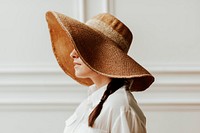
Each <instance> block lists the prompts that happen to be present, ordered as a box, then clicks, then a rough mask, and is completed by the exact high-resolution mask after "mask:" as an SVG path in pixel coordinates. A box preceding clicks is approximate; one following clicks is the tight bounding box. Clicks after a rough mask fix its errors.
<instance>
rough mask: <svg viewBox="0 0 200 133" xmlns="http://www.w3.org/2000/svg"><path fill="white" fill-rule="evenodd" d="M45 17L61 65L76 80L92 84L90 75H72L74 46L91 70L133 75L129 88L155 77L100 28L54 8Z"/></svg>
mask: <svg viewBox="0 0 200 133" xmlns="http://www.w3.org/2000/svg"><path fill="white" fill-rule="evenodd" d="M46 19H47V22H48V27H49V30H50V36H51V41H52V47H53V51H54V54H55V56H56V59H57V61H58V63H59V65H60V67H61V68H62V69H63V70H64V72H65V73H66V74H68V75H69V76H70V77H72V78H73V79H74V80H76V81H78V82H79V83H81V84H83V85H87V86H89V85H91V84H93V82H92V81H91V79H89V78H77V77H76V76H75V71H74V65H73V59H72V58H70V53H71V51H72V50H73V49H74V48H75V49H76V51H77V52H78V54H79V56H80V58H81V59H82V60H83V62H84V63H85V64H86V65H87V66H88V67H89V68H90V69H92V70H93V71H95V72H97V73H99V74H102V75H105V76H108V77H112V78H132V79H133V80H134V83H133V84H132V86H131V87H130V90H131V91H142V90H145V89H146V88H148V87H149V86H150V85H151V84H152V83H153V81H154V77H153V76H152V75H151V74H150V73H149V72H148V71H147V70H146V69H145V68H143V67H142V66H141V65H140V64H139V63H137V62H136V61H135V60H134V59H132V58H131V57H130V56H128V55H127V54H126V53H124V52H123V51H122V50H121V49H119V48H118V47H117V46H116V44H115V42H113V41H112V40H111V39H109V38H108V37H106V36H105V35H104V34H102V33H101V32H99V31H97V30H95V29H93V28H91V27H90V26H88V25H86V24H84V23H81V22H79V21H77V20H75V19H72V18H70V17H67V16H65V15H63V14H60V13H57V12H52V11H49V12H47V13H46Z"/></svg>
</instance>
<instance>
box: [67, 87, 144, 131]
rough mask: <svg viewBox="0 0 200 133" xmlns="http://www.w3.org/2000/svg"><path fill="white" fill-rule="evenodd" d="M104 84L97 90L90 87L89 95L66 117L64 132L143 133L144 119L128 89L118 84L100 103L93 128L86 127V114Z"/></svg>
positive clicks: (101, 92) (102, 91)
mask: <svg viewBox="0 0 200 133" xmlns="http://www.w3.org/2000/svg"><path fill="white" fill-rule="evenodd" d="M106 87H107V85H104V86H103V87H101V88H99V89H97V90H96V87H95V85H91V86H90V87H89V91H88V93H89V96H88V98H87V99H85V100H84V101H83V102H82V103H81V104H80V105H79V106H78V108H77V109H76V110H75V112H74V114H73V115H72V116H71V117H70V118H69V119H68V120H66V122H65V124H66V126H65V130H64V133H146V127H145V124H146V118H145V116H144V114H143V112H142V111H141V109H140V108H139V106H138V104H137V102H136V100H135V99H134V97H133V95H132V93H131V92H130V91H126V90H125V87H124V86H123V87H121V88H120V89H118V90H117V91H116V92H114V93H113V94H111V95H110V96H109V97H108V99H107V100H106V101H105V103H104V104H103V108H102V110H101V113H100V115H99V116H98V117H97V119H96V120H95V122H94V126H93V128H91V127H89V126H88V117H89V115H90V113H91V112H92V110H93V109H94V108H95V107H96V105H97V104H98V103H99V101H100V99H101V97H102V96H103V93H104V91H105V90H106Z"/></svg>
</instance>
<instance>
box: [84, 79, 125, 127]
mask: <svg viewBox="0 0 200 133" xmlns="http://www.w3.org/2000/svg"><path fill="white" fill-rule="evenodd" d="M123 85H125V88H126V89H128V87H129V82H128V80H126V79H123V78H112V80H111V82H110V83H109V84H108V86H107V89H106V90H105V92H104V94H103V96H102V97H101V100H100V102H99V104H98V105H97V106H96V107H95V108H94V110H93V111H92V112H91V113H90V115H89V119H88V126H90V127H92V126H93V124H94V121H95V120H96V118H97V117H98V116H99V114H100V112H101V109H102V107H103V104H104V102H105V101H106V99H107V98H108V97H109V96H110V95H111V94H112V93H114V92H115V91H116V90H118V89H119V88H120V87H122V86H123Z"/></svg>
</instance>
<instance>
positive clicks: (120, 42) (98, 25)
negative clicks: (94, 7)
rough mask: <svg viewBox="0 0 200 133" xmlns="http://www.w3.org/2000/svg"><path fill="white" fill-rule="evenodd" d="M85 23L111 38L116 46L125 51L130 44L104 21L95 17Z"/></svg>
mask: <svg viewBox="0 0 200 133" xmlns="http://www.w3.org/2000/svg"><path fill="white" fill-rule="evenodd" d="M86 25H88V26H90V27H92V28H94V29H96V30H98V31H100V32H101V33H103V34H104V35H105V36H107V37H109V38H110V39H111V40H113V41H114V42H115V43H116V44H117V47H119V48H120V49H121V50H123V51H124V52H126V53H127V52H128V49H129V45H130V44H129V43H128V42H127V41H126V40H125V39H124V38H123V36H122V35H121V34H119V33H118V32H117V31H115V30H114V29H113V28H112V27H110V26H109V25H107V24H106V23H104V22H102V21H100V20H97V19H90V20H88V21H87V22H86Z"/></svg>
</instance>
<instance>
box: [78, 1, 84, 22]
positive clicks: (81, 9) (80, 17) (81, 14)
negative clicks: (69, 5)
mask: <svg viewBox="0 0 200 133" xmlns="http://www.w3.org/2000/svg"><path fill="white" fill-rule="evenodd" d="M77 5H78V9H77V16H78V17H77V18H78V20H79V21H81V22H85V20H86V1H85V0H77Z"/></svg>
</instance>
